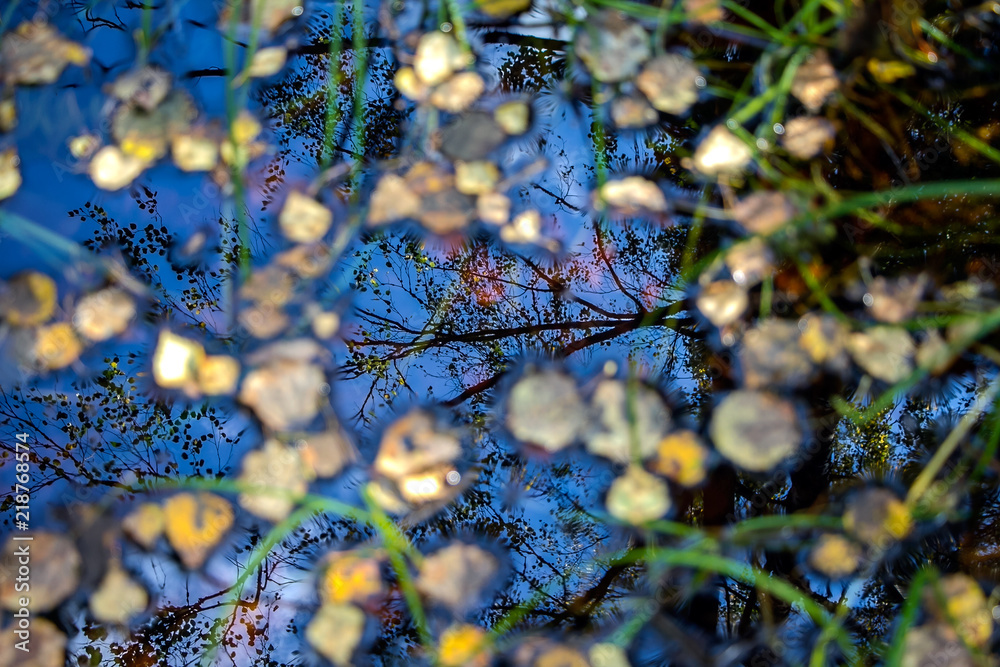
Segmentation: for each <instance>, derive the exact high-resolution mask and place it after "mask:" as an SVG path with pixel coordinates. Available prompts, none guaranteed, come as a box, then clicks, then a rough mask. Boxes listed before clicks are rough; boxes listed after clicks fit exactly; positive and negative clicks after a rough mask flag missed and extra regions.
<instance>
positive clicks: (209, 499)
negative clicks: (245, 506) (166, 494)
mask: <svg viewBox="0 0 1000 667" xmlns="http://www.w3.org/2000/svg"><path fill="white" fill-rule="evenodd" d="M163 520H164V530H165V532H166V535H167V541H168V542H170V546H172V547H173V548H174V551H176V552H177V555H179V556H180V557H181V562H182V563H184V565H185V567H187V568H188V569H191V570H195V569H197V568H199V567H201V566H202V564H203V563H204V562H205V559H206V558H207V557H208V554H209V552H211V550H212V549H213V548H215V545H216V544H218V543H219V540H221V539H222V536H223V535H225V534H226V531H228V530H229V528H230V526H232V525H233V508H232V506H231V505H230V504H229V503H228V502H227V501H226V499H225V498H220V497H219V496H216V495H214V494H211V493H206V492H203V491H202V492H198V493H178V494H177V495H174V496H171V497H170V498H168V499H167V501H166V502H165V503H164V504H163Z"/></svg>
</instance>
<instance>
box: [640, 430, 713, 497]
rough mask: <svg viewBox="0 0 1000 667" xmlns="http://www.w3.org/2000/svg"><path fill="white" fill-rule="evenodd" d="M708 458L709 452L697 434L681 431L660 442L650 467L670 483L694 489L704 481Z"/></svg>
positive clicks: (706, 473)
mask: <svg viewBox="0 0 1000 667" xmlns="http://www.w3.org/2000/svg"><path fill="white" fill-rule="evenodd" d="M710 457H711V452H710V451H709V449H708V447H706V446H705V443H704V442H702V439H701V438H699V437H698V434H697V433H695V432H694V431H689V430H686V429H683V430H680V431H674V432H673V433H671V434H669V435H667V436H665V437H664V438H663V439H662V440H660V442H659V444H658V445H657V447H656V456H655V458H654V459H653V461H652V466H651V467H652V469H653V472H656V473H658V474H660V475H663V476H664V477H666V478H667V479H669V480H670V481H672V482H676V483H677V484H680V485H681V486H684V487H694V486H698V485H699V484H701V483H702V482H703V481H705V477H706V476H707V475H708V462H709V459H710Z"/></svg>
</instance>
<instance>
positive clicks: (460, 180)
mask: <svg viewBox="0 0 1000 667" xmlns="http://www.w3.org/2000/svg"><path fill="white" fill-rule="evenodd" d="M499 180H500V170H499V169H497V166H496V165H495V164H493V163H492V162H487V161H485V160H479V161H477V162H461V161H459V162H456V163H455V189H456V190H458V191H459V192H461V193H462V194H466V195H480V194H486V193H488V192H492V191H493V190H494V188H496V185H497V182H498V181H499Z"/></svg>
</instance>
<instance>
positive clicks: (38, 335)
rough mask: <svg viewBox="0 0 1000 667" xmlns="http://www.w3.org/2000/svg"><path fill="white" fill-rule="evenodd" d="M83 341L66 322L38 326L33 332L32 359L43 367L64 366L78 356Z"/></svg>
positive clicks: (52, 368)
mask: <svg viewBox="0 0 1000 667" xmlns="http://www.w3.org/2000/svg"><path fill="white" fill-rule="evenodd" d="M81 352H83V343H81V342H80V339H79V338H77V335H76V332H75V331H74V330H73V326H72V325H71V324H69V323H68V322H56V323H55V324H49V325H46V326H43V327H39V328H38V330H37V331H36V332H35V347H34V354H33V356H34V359H35V361H36V362H37V363H38V364H39V365H40V366H41V367H42V368H44V369H47V370H58V369H60V368H66V367H67V366H69V365H70V364H72V363H73V362H74V361H76V360H77V359H79V358H80V353H81Z"/></svg>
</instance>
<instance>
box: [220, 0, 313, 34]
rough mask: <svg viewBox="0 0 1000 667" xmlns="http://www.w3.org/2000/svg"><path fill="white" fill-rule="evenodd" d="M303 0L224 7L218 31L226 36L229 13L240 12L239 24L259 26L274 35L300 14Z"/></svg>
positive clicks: (258, 0) (260, 0) (258, 1)
mask: <svg viewBox="0 0 1000 667" xmlns="http://www.w3.org/2000/svg"><path fill="white" fill-rule="evenodd" d="M302 4H303V0H253V1H252V2H239V3H234V5H230V4H228V3H227V5H226V7H225V8H224V9H223V10H222V12H221V13H220V14H219V30H221V31H222V33H223V34H227V31H228V30H229V22H230V12H232V11H240V12H241V14H240V16H239V20H240V23H241V24H243V25H244V26H247V27H250V28H253V27H254V26H260V27H261V28H262V29H263V30H265V31H266V32H268V33H274V32H276V31H277V30H278V28H280V27H281V26H282V25H283V24H284V23H285V22H287V21H290V20H292V19H293V18H295V17H296V16H299V15H301V14H302V11H303V7H302Z"/></svg>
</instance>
